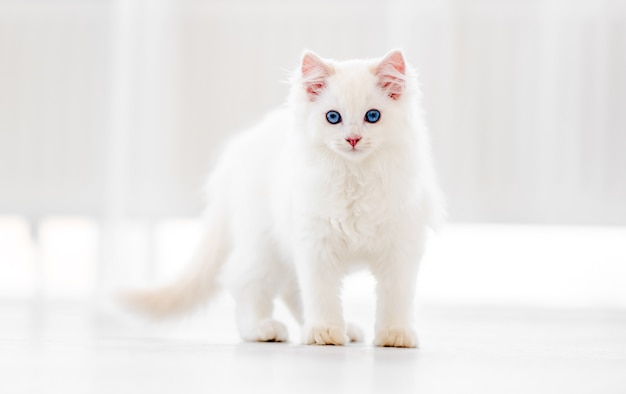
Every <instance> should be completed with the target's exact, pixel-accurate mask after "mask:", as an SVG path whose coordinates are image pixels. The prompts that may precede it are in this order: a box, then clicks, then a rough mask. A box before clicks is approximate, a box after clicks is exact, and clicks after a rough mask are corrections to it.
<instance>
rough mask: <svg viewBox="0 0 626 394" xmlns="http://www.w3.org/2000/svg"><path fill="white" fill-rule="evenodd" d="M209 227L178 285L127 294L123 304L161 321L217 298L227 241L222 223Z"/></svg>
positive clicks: (121, 294) (121, 297) (120, 297)
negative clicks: (214, 296) (219, 276)
mask: <svg viewBox="0 0 626 394" xmlns="http://www.w3.org/2000/svg"><path fill="white" fill-rule="evenodd" d="M213 219H214V218H213ZM209 223H210V224H209V228H208V229H207V230H208V231H206V233H205V235H204V237H203V238H202V240H201V242H200V246H199V247H198V249H197V251H196V254H195V255H194V257H193V258H192V261H191V264H190V266H189V269H188V271H187V272H185V273H184V275H183V276H182V277H181V278H180V279H179V280H178V281H177V282H175V283H172V284H170V285H167V286H164V287H161V288H156V289H152V290H145V291H125V292H122V293H120V294H119V299H120V301H121V302H122V303H123V304H125V305H126V306H127V307H129V308H130V309H131V310H134V311H137V312H139V313H142V314H144V315H146V316H149V317H151V318H155V319H161V318H165V317H172V316H176V315H180V314H182V313H184V312H189V311H190V310H192V309H193V308H195V307H197V306H199V305H200V304H202V303H203V302H206V301H208V300H209V299H210V298H211V297H212V296H213V295H215V294H216V293H217V292H218V290H219V286H218V284H217V276H218V274H219V272H220V269H221V267H222V264H223V262H224V260H225V259H226V254H227V249H228V242H227V241H228V240H227V239H225V237H226V235H225V234H226V233H227V231H225V228H224V227H225V226H223V225H222V224H223V223H221V221H217V220H215V221H214V220H211V221H210V222H209Z"/></svg>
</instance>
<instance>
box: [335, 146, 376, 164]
mask: <svg viewBox="0 0 626 394" xmlns="http://www.w3.org/2000/svg"><path fill="white" fill-rule="evenodd" d="M334 151H335V153H337V154H339V156H341V157H343V158H345V159H347V160H350V161H361V160H363V159H365V158H366V157H367V156H369V155H370V153H371V150H370V149H358V148H357V149H335V150H334Z"/></svg>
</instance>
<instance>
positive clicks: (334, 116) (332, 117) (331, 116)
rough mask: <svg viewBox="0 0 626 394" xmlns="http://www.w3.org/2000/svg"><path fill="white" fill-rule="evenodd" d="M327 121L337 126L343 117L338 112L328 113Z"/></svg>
mask: <svg viewBox="0 0 626 394" xmlns="http://www.w3.org/2000/svg"><path fill="white" fill-rule="evenodd" d="M326 120H327V121H328V123H330V124H337V123H339V122H341V115H339V112H337V111H328V112H326Z"/></svg>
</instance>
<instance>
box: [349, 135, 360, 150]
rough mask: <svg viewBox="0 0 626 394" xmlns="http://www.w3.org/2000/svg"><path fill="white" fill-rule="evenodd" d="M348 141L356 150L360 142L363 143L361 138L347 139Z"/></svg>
mask: <svg viewBox="0 0 626 394" xmlns="http://www.w3.org/2000/svg"><path fill="white" fill-rule="evenodd" d="M346 141H348V142H349V143H350V145H352V147H353V148H354V147H355V146H356V144H358V143H359V141H361V137H359V136H356V137H348V138H346Z"/></svg>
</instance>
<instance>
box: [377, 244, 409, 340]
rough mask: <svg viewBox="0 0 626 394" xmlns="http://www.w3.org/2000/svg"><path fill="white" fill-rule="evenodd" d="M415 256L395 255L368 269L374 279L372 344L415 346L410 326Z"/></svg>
mask: <svg viewBox="0 0 626 394" xmlns="http://www.w3.org/2000/svg"><path fill="white" fill-rule="evenodd" d="M392 256H393V254H392ZM419 259H420V254H419V253H410V254H409V255H406V254H404V256H399V255H398V254H395V256H393V257H391V256H389V257H388V258H387V259H385V260H384V261H380V262H379V263H378V264H376V265H375V266H374V268H373V269H372V272H373V274H374V276H375V277H376V281H377V284H376V296H377V305H376V327H375V337H374V345H376V346H386V347H408V348H414V347H417V346H418V340H417V334H416V332H415V326H414V324H415V323H414V313H415V308H414V305H415V304H414V297H415V286H416V282H417V268H418V265H419Z"/></svg>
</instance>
